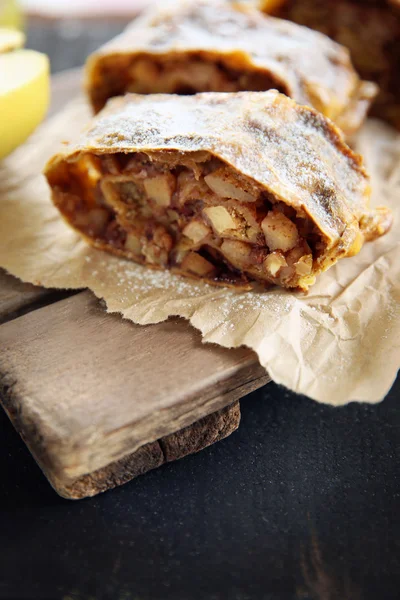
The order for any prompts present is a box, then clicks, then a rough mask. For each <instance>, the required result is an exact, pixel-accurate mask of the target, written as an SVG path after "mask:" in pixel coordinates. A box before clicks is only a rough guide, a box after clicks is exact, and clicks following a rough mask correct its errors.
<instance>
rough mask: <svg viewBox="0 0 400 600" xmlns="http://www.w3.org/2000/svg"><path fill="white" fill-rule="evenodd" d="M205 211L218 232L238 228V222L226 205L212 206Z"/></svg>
mask: <svg viewBox="0 0 400 600" xmlns="http://www.w3.org/2000/svg"><path fill="white" fill-rule="evenodd" d="M203 213H204V214H205V215H206V216H207V217H208V219H209V221H210V223H211V225H212V226H213V228H214V229H215V231H216V232H217V233H219V234H220V233H224V231H227V230H229V229H237V224H236V223H235V220H234V219H233V217H232V215H231V214H230V213H229V211H228V210H227V209H226V208H225V207H224V206H210V207H209V208H205V209H204V210H203Z"/></svg>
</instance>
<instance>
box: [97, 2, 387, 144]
mask: <svg viewBox="0 0 400 600" xmlns="http://www.w3.org/2000/svg"><path fill="white" fill-rule="evenodd" d="M86 73H87V89H88V93H89V97H90V100H91V102H92V105H93V107H94V109H95V111H96V112H97V111H99V110H100V109H101V108H103V106H104V105H105V103H106V101H107V100H108V98H110V97H112V96H119V95H123V94H125V93H127V92H134V93H139V94H150V93H168V94H185V95H186V94H192V93H196V92H208V91H212V92H237V91H241V90H243V91H265V90H269V89H277V90H279V91H280V92H282V93H284V94H286V95H287V96H289V97H291V98H293V99H294V100H296V102H298V103H299V104H305V105H309V106H312V107H314V108H316V109H317V110H319V111H320V112H321V113H322V114H323V115H325V116H326V117H329V118H330V119H332V120H333V121H334V122H335V123H336V124H337V125H338V126H339V127H340V128H341V129H342V130H343V131H344V133H345V134H346V135H351V134H352V133H354V131H356V130H357V129H358V128H359V126H360V125H361V124H362V122H363V120H364V118H365V115H366V113H367V111H368V108H369V106H370V103H371V100H372V99H373V98H374V97H375V95H376V91H377V88H376V86H375V84H371V83H367V82H363V81H361V80H360V79H359V77H358V75H357V73H356V72H355V70H354V68H353V66H352V64H351V61H350V58H349V54H348V51H347V50H346V49H345V48H343V47H341V46H339V45H338V44H336V43H334V42H332V41H331V40H329V39H328V38H327V37H325V36H323V35H321V34H319V33H316V32H313V31H311V30H309V29H307V28H304V27H300V26H298V25H295V24H293V23H290V22H287V21H282V20H279V19H274V18H272V17H268V16H266V15H264V14H263V13H261V12H260V11H258V10H256V9H255V8H252V7H251V6H244V5H241V4H240V3H235V2H229V1H228V0H197V1H195V2H193V0H169V1H168V2H165V3H159V4H158V6H157V8H155V9H151V10H149V11H148V12H146V13H145V14H144V15H143V16H142V17H140V18H139V19H137V20H136V21H134V22H133V24H131V25H130V26H129V27H128V28H127V30H126V31H125V32H124V33H122V34H121V35H120V36H119V37H117V38H116V39H114V40H113V41H111V42H110V43H108V44H107V45H106V46H104V47H103V48H101V49H100V50H99V51H97V52H96V53H95V54H93V55H92V56H91V57H89V59H88V62H87V69H86Z"/></svg>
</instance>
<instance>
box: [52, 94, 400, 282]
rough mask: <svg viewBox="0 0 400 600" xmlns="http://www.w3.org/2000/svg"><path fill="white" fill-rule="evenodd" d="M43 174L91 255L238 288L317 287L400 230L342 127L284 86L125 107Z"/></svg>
mask: <svg viewBox="0 0 400 600" xmlns="http://www.w3.org/2000/svg"><path fill="white" fill-rule="evenodd" d="M46 176H47V179H48V181H49V184H50V186H51V189H52V194H53V200H54V202H55V204H56V206H57V207H58V208H59V210H60V211H61V213H62V214H63V216H64V217H65V219H66V220H67V221H68V223H70V224H71V225H72V226H73V227H74V228H75V229H76V230H77V231H79V232H80V233H81V234H82V235H83V236H84V237H85V238H86V239H87V240H88V241H89V242H90V243H91V244H93V245H94V246H95V247H97V248H100V249H103V250H107V251H109V252H112V253H114V254H117V255H120V256H124V257H126V258H128V259H131V260H134V261H136V262H138V263H142V264H145V265H147V266H150V267H153V268H170V269H172V270H173V271H174V272H176V273H180V274H184V275H188V276H192V277H198V278H201V279H204V280H206V281H208V282H210V283H214V284H225V285H232V286H239V287H241V288H248V287H249V284H250V282H251V281H259V282H262V283H263V284H265V285H266V286H268V285H271V284H277V285H280V286H283V287H286V288H297V289H302V290H307V289H308V287H309V286H310V285H312V284H313V283H314V281H315V278H316V276H317V275H318V273H320V272H322V271H324V270H326V269H328V268H329V267H330V266H331V265H332V264H334V263H335V262H337V261H338V260H339V259H341V258H344V257H346V256H352V255H354V254H356V253H357V252H358V251H359V250H360V249H361V248H362V246H363V244H364V242H366V241H369V240H372V239H374V238H376V237H379V236H380V235H383V234H384V233H385V232H386V231H387V230H388V229H389V227H390V225H391V215H390V211H389V210H387V209H385V208H381V209H376V210H371V209H370V208H369V207H368V203H369V194H370V187H369V180H368V177H367V175H366V173H365V171H364V168H363V166H362V159H361V157H360V156H358V155H356V154H354V153H353V152H352V151H351V150H350V148H349V147H348V146H346V144H345V143H344V142H343V140H342V135H341V133H340V131H339V130H338V129H337V128H336V127H335V126H334V125H333V124H332V123H331V122H330V121H328V120H327V119H325V118H324V117H323V116H322V115H321V114H320V113H318V112H316V111H315V110H313V109H311V108H308V107H304V106H299V105H297V104H296V103H295V102H294V101H293V100H291V99H289V98H287V96H284V95H282V94H279V93H278V92H276V91H274V90H271V91H269V92H264V93H256V92H242V93H236V94H216V93H208V94H197V95H194V96H173V95H162V94H159V95H152V96H139V95H126V96H125V97H121V98H116V99H114V100H112V101H110V102H109V103H108V105H107V107H106V108H105V109H104V110H103V111H102V112H101V113H100V114H99V115H98V116H97V117H96V118H95V119H94V121H93V122H92V123H91V124H90V126H89V127H88V129H87V131H86V133H84V134H83V136H82V138H81V139H80V141H79V142H78V144H77V145H74V146H68V147H67V148H66V149H65V150H64V151H63V152H62V153H60V154H58V155H56V156H55V157H54V158H53V159H51V161H50V162H49V164H48V165H47V168H46Z"/></svg>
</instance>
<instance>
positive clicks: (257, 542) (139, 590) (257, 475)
mask: <svg viewBox="0 0 400 600" xmlns="http://www.w3.org/2000/svg"><path fill="white" fill-rule="evenodd" d="M120 28H121V25H120V24H118V23H111V24H104V23H103V24H101V23H98V24H96V25H94V26H89V25H88V23H85V24H82V23H79V22H71V23H69V24H65V23H64V24H62V25H57V24H52V26H51V27H49V25H48V24H47V25H45V24H43V23H35V24H34V25H33V26H31V28H30V29H29V32H28V33H29V35H28V45H29V46H30V47H33V48H37V49H39V50H42V51H45V52H47V53H49V54H50V57H51V59H52V65H53V71H54V72H55V71H59V70H61V69H65V68H68V67H72V66H76V65H80V64H82V62H83V60H84V57H85V56H86V54H87V53H88V52H90V51H91V50H93V49H94V48H96V47H97V46H98V45H99V44H100V43H101V42H102V41H103V40H104V39H105V38H107V37H111V36H112V35H114V34H115V33H116V32H117V31H118V30H119V29H120ZM376 376H377V377H379V373H377V374H376ZM399 400H400V378H398V380H397V382H396V384H395V386H394V387H393V389H392V391H391V393H390V394H389V395H388V397H387V398H386V399H385V400H384V402H382V403H381V404H379V405H375V406H368V405H360V404H351V405H348V406H346V407H344V408H337V409H334V408H331V407H327V406H323V405H319V404H317V403H315V402H312V401H311V400H308V399H306V398H302V397H300V396H296V395H295V394H291V393H288V392H286V391H285V390H283V389H282V388H279V387H278V386H276V385H274V384H269V385H268V386H266V387H265V388H264V389H262V390H260V391H258V392H255V393H253V394H251V395H250V396H248V397H247V398H245V399H243V401H242V403H241V405H242V424H241V427H240V429H239V431H238V432H236V433H235V434H233V435H232V436H231V437H230V438H228V439H227V440H225V441H223V442H220V443H219V444H217V445H215V446H213V447H211V448H209V449H207V450H204V451H203V452H201V453H200V454H198V455H196V456H191V457H189V458H186V459H184V460H182V461H180V462H178V463H173V464H170V465H167V466H164V467H162V468H161V469H158V470H157V471H153V472H151V473H148V474H147V475H145V476H143V477H140V478H139V479H137V480H135V481H133V482H131V483H129V484H127V485H126V486H124V487H122V488H119V489H116V490H114V491H111V492H108V493H106V494H104V495H101V496H98V497H96V498H94V499H91V500H84V501H80V502H70V501H66V500H63V499H61V498H59V497H58V496H57V495H56V494H55V492H53V490H52V489H51V488H50V486H49V484H48V483H47V481H46V479H45V478H44V476H43V475H42V474H41V472H40V470H39V468H38V467H37V466H36V464H35V462H34V461H33V459H32V458H31V456H30V454H29V452H28V450H27V449H26V447H25V446H24V444H23V443H22V441H21V440H20V439H19V437H18V435H17V434H16V432H15V431H14V430H13V428H12V426H11V425H10V423H9V422H8V420H7V417H6V416H5V415H4V414H3V413H2V412H0V440H1V442H0V444H1V454H0V482H1V483H0V486H1V487H0V491H1V494H0V600H33V599H35V600H42V599H43V600H44V599H46V600H47V599H48V600H58V599H60V600H220V599H221V600H225V599H226V600H270V599H271V600H272V599H273V600H281V599H282V600H295V599H302V600H311V599H319V600H364V599H367V600H370V599H371V600H377V599H378V598H379V600H397V599H400V537H399V536H400V517H399V514H400V474H399V459H400V450H399V444H400V405H399Z"/></svg>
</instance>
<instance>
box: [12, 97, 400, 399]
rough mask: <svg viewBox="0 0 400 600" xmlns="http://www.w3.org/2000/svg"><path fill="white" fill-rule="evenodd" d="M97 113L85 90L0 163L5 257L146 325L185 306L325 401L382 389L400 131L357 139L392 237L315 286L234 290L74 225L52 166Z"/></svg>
mask: <svg viewBox="0 0 400 600" xmlns="http://www.w3.org/2000/svg"><path fill="white" fill-rule="evenodd" d="M89 115H90V113H89V108H88V107H87V105H86V103H85V101H84V100H83V99H82V98H78V99H76V100H74V101H73V102H72V103H70V104H69V105H68V106H67V107H66V108H65V109H64V110H63V111H62V112H61V113H59V114H58V115H57V116H56V117H53V119H52V120H50V121H49V122H47V123H46V124H44V125H43V126H42V127H41V128H40V129H39V130H38V131H37V132H36V133H35V134H34V135H33V136H32V137H31V138H30V140H29V141H28V143H26V144H25V145H24V146H23V147H21V148H19V149H18V150H17V151H16V152H14V153H13V154H12V155H11V156H10V157H9V158H8V159H7V160H5V161H3V163H1V164H0V266H1V267H3V268H5V269H6V270H7V271H9V272H10V273H11V274H13V275H15V276H17V277H19V278H20V279H22V280H23V281H26V282H30V283H34V284H36V285H42V286H44V287H49V288H71V289H79V288H90V289H91V290H92V291H93V292H94V293H95V294H96V296H98V297H99V298H104V300H105V301H106V304H107V310H108V311H109V312H119V313H121V314H122V315H123V316H124V317H125V318H126V319H130V320H131V321H133V322H135V323H138V324H143V325H144V324H150V323H159V322H160V321H164V320H165V319H168V317H170V316H172V315H179V316H181V317H184V318H186V319H188V320H190V322H191V324H192V325H193V326H194V327H196V328H197V329H199V330H200V331H201V333H202V336H203V340H204V342H213V343H216V344H219V345H221V346H225V347H229V348H230V347H236V346H240V345H243V344H244V345H246V346H248V347H250V348H252V349H253V350H254V351H255V352H256V353H257V355H258V357H259V360H260V362H261V364H262V365H263V366H264V367H265V369H266V370H267V371H268V373H269V375H270V376H271V378H272V379H273V380H274V381H275V382H277V383H279V384H282V385H284V386H286V387H287V388H289V389H291V390H293V391H296V392H298V393H301V394H306V395H307V396H310V397H311V398H314V399H315V400H318V401H320V402H325V403H330V404H333V405H340V404H345V403H347V402H350V401H353V400H355V401H365V402H377V401H380V400H381V399H383V397H384V396H385V394H386V393H387V391H388V390H389V389H390V387H391V384H392V382H393V380H394V378H395V376H396V374H397V371H398V369H399V367H400V243H399V241H400V234H399V222H400V208H399V206H400V135H398V134H396V133H395V132H394V131H393V130H392V129H390V128H389V127H387V126H386V125H384V124H382V123H380V122H378V121H369V122H368V123H367V124H366V125H365V126H364V128H363V130H362V131H361V133H360V134H359V136H358V138H357V140H356V146H357V149H358V150H359V151H360V152H361V153H363V154H364V156H365V158H366V163H367V167H368V169H369V171H370V173H371V178H372V186H373V199H372V203H373V204H374V205H379V204H385V205H388V206H390V207H391V208H392V210H393V212H394V215H395V222H394V227H393V229H392V231H391V232H390V233H389V234H388V235H387V236H385V237H383V238H381V239H379V240H378V241H376V242H373V243H371V244H367V245H366V246H365V247H364V248H363V250H362V251H361V253H360V254H359V255H358V256H356V257H354V258H350V259H345V260H342V261H341V262H340V263H339V264H338V265H335V266H334V267H333V268H332V269H330V270H329V271H327V272H326V273H324V274H323V275H322V276H321V277H320V278H319V280H318V282H317V284H316V285H315V286H314V287H313V288H312V289H311V291H310V292H309V294H308V295H304V294H298V293H293V292H287V291H284V290H281V289H274V290H272V291H266V292H235V291H233V290H229V289H224V288H216V287H212V286H210V285H207V284H202V283H201V282H194V281H191V280H189V279H183V278H180V277H178V276H177V275H171V274H170V273H169V272H164V271H153V270H148V269H146V268H145V267H142V266H139V265H135V264H134V263H131V262H129V261H126V260H123V259H120V258H116V257H113V256H109V255H107V254H105V253H102V252H100V251H98V250H94V249H91V248H89V247H88V246H87V245H86V243H85V242H83V241H82V240H81V238H80V237H79V236H78V235H77V234H76V233H75V232H73V231H72V230H71V229H69V227H68V226H67V225H66V224H65V222H64V221H63V220H62V219H61V217H60V216H59V214H58V212H57V210H56V209H55V208H54V206H53V205H52V203H51V200H50V193H49V189H48V186H47V183H46V181H45V179H44V177H43V175H42V174H41V171H42V169H43V166H44V164H45V163H46V161H47V159H48V158H49V157H50V156H51V155H52V154H53V153H55V152H56V151H57V150H58V148H59V144H60V143H61V141H63V140H67V139H71V136H73V135H74V133H78V132H79V130H80V129H81V128H82V127H83V126H84V124H85V123H86V122H87V120H88V118H89Z"/></svg>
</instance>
